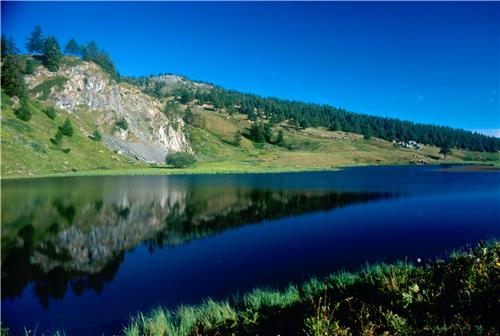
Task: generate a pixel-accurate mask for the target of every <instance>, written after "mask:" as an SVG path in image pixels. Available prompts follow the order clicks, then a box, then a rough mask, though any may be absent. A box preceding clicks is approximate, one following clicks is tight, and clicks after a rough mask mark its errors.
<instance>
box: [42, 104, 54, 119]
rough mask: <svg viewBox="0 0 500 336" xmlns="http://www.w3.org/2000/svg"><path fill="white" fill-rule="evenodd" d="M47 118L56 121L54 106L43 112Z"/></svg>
mask: <svg viewBox="0 0 500 336" xmlns="http://www.w3.org/2000/svg"><path fill="white" fill-rule="evenodd" d="M43 112H45V114H46V115H47V117H49V118H50V119H52V120H54V119H55V118H56V109H55V108H53V107H52V106H49V107H47V108H46V109H44V110H43Z"/></svg>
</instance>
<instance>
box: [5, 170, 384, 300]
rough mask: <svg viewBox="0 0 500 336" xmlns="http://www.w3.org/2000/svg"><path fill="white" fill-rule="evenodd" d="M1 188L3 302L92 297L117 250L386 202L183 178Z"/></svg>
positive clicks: (363, 195)
mask: <svg viewBox="0 0 500 336" xmlns="http://www.w3.org/2000/svg"><path fill="white" fill-rule="evenodd" d="M57 182H58V183H54V180H50V181H49V180H39V181H30V182H16V183H15V184H14V183H12V184H9V183H5V184H4V185H3V191H2V193H3V195H2V196H3V197H2V298H14V297H18V296H20V295H21V294H22V291H23V289H24V288H25V287H26V286H27V284H29V283H30V282H33V283H34V291H35V293H36V296H37V297H38V299H39V301H40V303H41V304H42V305H43V306H44V307H48V305H49V302H50V300H51V299H61V298H63V297H64V295H65V294H66V292H67V291H68V290H70V289H71V290H72V291H73V292H74V293H75V294H76V295H81V294H82V293H83V292H84V291H85V290H86V289H92V290H94V291H95V292H97V293H99V292H100V291H101V290H102V289H103V288H104V286H106V284H109V283H111V282H112V281H113V278H114V276H115V274H116V273H117V271H118V269H119V267H120V264H121V263H122V261H123V259H124V252H125V251H128V250H131V249H133V248H134V247H136V246H137V245H139V244H147V246H148V248H149V251H150V252H151V253H153V252H154V251H155V250H156V249H161V248H164V247H173V246H177V245H180V244H186V243H188V242H190V241H191V240H193V239H200V238H204V237H210V236H213V235H215V234H217V233H219V232H222V231H224V230H227V229H236V228H238V227H240V226H242V225H249V224H254V223H259V222H262V221H264V220H271V219H278V218H282V217H288V216H297V215H302V214H307V213H312V212H317V211H326V210H331V209H335V208H339V207H344V206H347V205H350V204H354V203H361V202H369V201H373V200H378V199H386V198H389V197H390V196H391V195H390V194H389V193H383V192H340V191H332V190H324V189H323V190H322V189H317V190H315V189H311V190H302V189H283V188H271V187H268V188H261V187H259V188H257V187H252V186H245V185H239V186H235V185H231V184H220V185H213V184H206V183H189V181H188V180H186V179H184V178H133V179H127V178H88V179H81V178H80V179H60V180H57Z"/></svg>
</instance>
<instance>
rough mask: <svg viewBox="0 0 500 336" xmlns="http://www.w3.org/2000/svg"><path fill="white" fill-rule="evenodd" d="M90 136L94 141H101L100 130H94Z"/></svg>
mask: <svg viewBox="0 0 500 336" xmlns="http://www.w3.org/2000/svg"><path fill="white" fill-rule="evenodd" d="M89 138H91V139H92V140H94V141H101V139H102V135H101V133H100V132H99V131H98V130H95V131H94V132H92V134H91V135H89Z"/></svg>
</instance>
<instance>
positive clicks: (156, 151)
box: [26, 62, 191, 163]
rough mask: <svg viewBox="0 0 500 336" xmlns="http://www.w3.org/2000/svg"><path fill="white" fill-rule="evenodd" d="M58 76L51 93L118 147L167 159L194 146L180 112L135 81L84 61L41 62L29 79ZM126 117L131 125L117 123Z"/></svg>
mask: <svg viewBox="0 0 500 336" xmlns="http://www.w3.org/2000/svg"><path fill="white" fill-rule="evenodd" d="M57 77H59V78H61V77H62V78H64V79H65V80H64V81H63V84H62V85H61V86H59V87H58V86H55V85H54V86H53V87H49V90H50V92H48V95H47V97H46V99H47V100H48V101H50V102H52V103H53V104H54V105H55V106H56V107H58V108H60V109H63V110H65V111H67V112H69V113H72V114H74V115H75V116H77V117H80V118H86V120H88V119H91V120H92V121H93V122H95V126H96V128H98V129H99V130H100V131H101V133H102V134H103V141H104V143H105V144H106V145H107V146H108V147H109V148H111V149H112V150H115V151H117V152H119V153H121V154H125V155H127V156H130V157H133V158H136V159H138V160H142V161H145V162H149V163H161V162H163V161H164V158H165V155H166V154H167V153H168V152H172V151H174V152H176V151H191V149H190V146H189V144H188V142H187V140H186V136H185V134H184V131H183V129H184V123H183V121H182V119H181V118H180V117H179V116H169V115H166V114H165V113H164V112H163V111H162V110H163V105H162V103H161V102H160V101H159V100H157V99H155V98H153V97H150V96H148V95H146V94H144V93H143V92H142V91H140V89H138V88H137V87H135V86H132V85H130V84H127V83H116V82H115V81H114V80H112V79H111V78H110V77H109V76H108V75H107V74H106V73H105V72H104V71H103V70H102V69H101V68H100V67H99V66H98V65H96V64H94V63H91V62H78V64H76V65H74V66H67V67H64V68H62V69H60V70H59V71H56V72H50V71H48V70H47V69H45V68H43V67H41V66H40V67H38V68H37V69H36V70H35V72H34V73H33V74H32V75H30V76H27V77H26V82H27V83H28V85H29V87H30V88H31V89H34V88H36V87H37V86H39V85H44V82H46V81H47V80H50V79H54V78H57ZM35 91H40V90H35ZM42 94H43V93H42V92H39V93H38V96H41V95H42ZM123 119H124V120H125V121H126V124H127V126H128V127H125V128H126V129H124V128H119V127H117V126H116V123H117V122H118V121H119V120H123ZM91 131H92V130H87V132H89V133H90V132H91Z"/></svg>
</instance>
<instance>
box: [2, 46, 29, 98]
mask: <svg viewBox="0 0 500 336" xmlns="http://www.w3.org/2000/svg"><path fill="white" fill-rule="evenodd" d="M23 68H24V67H23V64H22V63H21V60H20V59H19V58H18V57H17V56H14V55H9V56H7V57H5V59H3V64H2V76H1V78H2V89H3V90H4V92H5V93H6V94H7V95H8V96H10V97H13V96H16V97H18V98H22V97H24V96H26V92H27V90H26V84H25V82H24V76H23V70H24V69H23Z"/></svg>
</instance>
